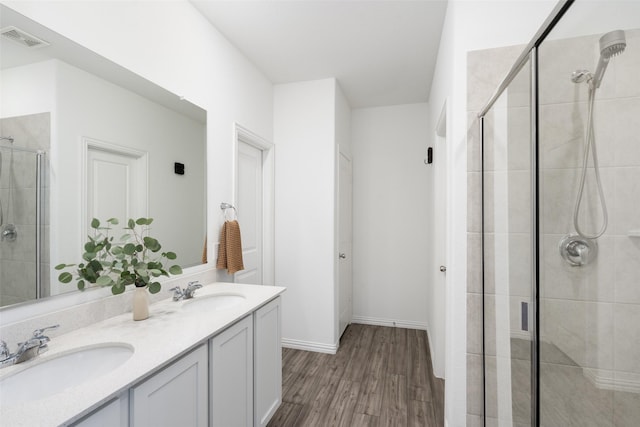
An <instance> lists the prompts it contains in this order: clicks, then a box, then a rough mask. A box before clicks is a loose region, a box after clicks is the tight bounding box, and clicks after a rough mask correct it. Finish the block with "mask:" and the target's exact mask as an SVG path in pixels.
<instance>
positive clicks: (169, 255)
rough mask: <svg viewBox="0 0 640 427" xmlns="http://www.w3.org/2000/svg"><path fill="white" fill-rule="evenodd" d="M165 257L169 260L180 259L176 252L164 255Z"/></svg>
mask: <svg viewBox="0 0 640 427" xmlns="http://www.w3.org/2000/svg"><path fill="white" fill-rule="evenodd" d="M164 256H166V257H167V259H176V258H178V255H176V254H175V253H174V252H167V253H165V254H164Z"/></svg>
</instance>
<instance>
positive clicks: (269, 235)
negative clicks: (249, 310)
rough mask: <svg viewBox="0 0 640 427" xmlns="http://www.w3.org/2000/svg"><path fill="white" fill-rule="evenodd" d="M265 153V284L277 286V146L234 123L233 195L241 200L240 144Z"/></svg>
mask: <svg viewBox="0 0 640 427" xmlns="http://www.w3.org/2000/svg"><path fill="white" fill-rule="evenodd" d="M239 142H243V143H245V144H249V145H251V146H252V147H255V148H257V149H258V150H260V151H262V284H263V285H275V270H276V269H275V191H274V189H275V145H274V144H273V143H272V142H269V141H267V140H266V139H264V138H263V137H261V136H260V135H258V134H256V133H254V132H252V131H250V130H249V129H247V128H245V127H244V126H242V125H240V124H239V123H237V122H235V123H234V124H233V161H232V165H233V166H232V167H233V171H232V194H233V202H232V204H233V205H234V206H235V205H236V203H237V201H238V144H239Z"/></svg>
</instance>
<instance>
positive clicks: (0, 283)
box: [0, 113, 49, 307]
mask: <svg viewBox="0 0 640 427" xmlns="http://www.w3.org/2000/svg"><path fill="white" fill-rule="evenodd" d="M34 129H37V130H38V131H34ZM48 144H49V114H48V113H46V114H45V113H42V114H34V115H28V116H17V117H10V118H3V119H0V307H3V306H6V305H12V304H16V303H21V302H26V301H31V300H34V299H37V298H41V297H44V296H48V295H49V289H48V283H49V272H48V269H49V265H48V263H49V250H48V247H47V245H46V240H47V239H46V236H47V235H48V221H47V220H46V201H47V197H46V194H47V188H48V184H47V179H46V177H47V175H48V174H47V172H46V171H47V170H48V163H47V156H46V152H45V151H44V149H43V148H45V147H47V146H48Z"/></svg>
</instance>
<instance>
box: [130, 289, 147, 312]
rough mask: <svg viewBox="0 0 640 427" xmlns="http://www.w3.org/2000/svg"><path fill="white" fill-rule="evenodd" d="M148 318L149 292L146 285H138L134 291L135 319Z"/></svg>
mask: <svg viewBox="0 0 640 427" xmlns="http://www.w3.org/2000/svg"><path fill="white" fill-rule="evenodd" d="M147 318H149V293H148V292H147V288H146V287H144V288H142V287H140V288H139V287H136V289H135V290H134V291H133V320H144V319H147Z"/></svg>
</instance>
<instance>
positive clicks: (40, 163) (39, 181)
mask: <svg viewBox="0 0 640 427" xmlns="http://www.w3.org/2000/svg"><path fill="white" fill-rule="evenodd" d="M2 148H4V149H7V150H13V151H20V152H23V153H29V154H33V155H35V161H36V170H35V174H36V176H35V178H36V180H35V187H36V188H35V197H36V207H35V211H36V212H35V214H36V223H35V227H36V228H35V254H34V258H35V264H36V265H35V270H36V271H35V276H36V283H35V285H36V297H35V299H36V300H38V299H40V298H43V297H45V296H48V295H43V289H42V241H43V238H42V227H43V226H44V224H43V220H44V203H45V201H44V195H45V192H44V191H43V188H44V185H45V184H44V182H43V173H44V159H45V157H46V154H47V153H46V152H45V151H43V150H32V149H30V148H25V147H18V146H15V147H14V146H8V145H4V144H3V145H2ZM29 302H31V300H30V301H26V302H24V303H29ZM20 304H23V303H20ZM18 305H19V304H18Z"/></svg>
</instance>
